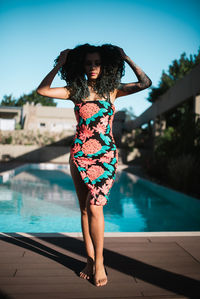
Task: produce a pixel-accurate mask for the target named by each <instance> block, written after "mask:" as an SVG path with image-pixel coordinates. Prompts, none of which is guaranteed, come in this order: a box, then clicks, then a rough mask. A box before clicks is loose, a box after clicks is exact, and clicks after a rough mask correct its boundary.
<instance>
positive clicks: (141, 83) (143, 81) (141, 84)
mask: <svg viewBox="0 0 200 299" xmlns="http://www.w3.org/2000/svg"><path fill="white" fill-rule="evenodd" d="M118 49H119V50H120V52H121V55H122V57H123V59H124V61H126V62H127V63H128V65H129V66H130V67H131V68H132V70H133V71H134V73H135V75H136V77H137V78H138V82H133V83H120V85H119V87H118V91H117V95H116V98H117V97H123V96H126V95H129V94H132V93H135V92H138V91H140V90H143V89H146V88H148V87H150V86H151V85H152V82H151V79H150V78H149V77H148V76H147V75H146V74H145V73H144V72H143V70H142V69H141V68H140V67H139V66H137V65H136V64H135V63H134V62H133V60H131V58H130V57H129V56H127V55H126V54H125V52H124V51H123V49H122V48H119V47H118Z"/></svg>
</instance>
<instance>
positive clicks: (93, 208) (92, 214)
mask: <svg viewBox="0 0 200 299" xmlns="http://www.w3.org/2000/svg"><path fill="white" fill-rule="evenodd" d="M90 196H91V195H90V194H88V197H87V209H88V217H89V229H90V235H91V238H92V242H93V245H94V253H95V254H94V256H95V275H94V283H95V285H96V286H103V285H105V284H107V276H106V273H105V267H104V261H103V246H104V226H105V225H104V214H103V206H97V205H91V204H90V199H91V198H90Z"/></svg>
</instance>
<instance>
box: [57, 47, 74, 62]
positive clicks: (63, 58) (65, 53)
mask: <svg viewBox="0 0 200 299" xmlns="http://www.w3.org/2000/svg"><path fill="white" fill-rule="evenodd" d="M70 51H71V49H66V50H64V51H62V52H60V55H59V57H58V64H59V65H60V66H63V65H64V64H65V62H66V60H67V56H68V53H69V52H70Z"/></svg>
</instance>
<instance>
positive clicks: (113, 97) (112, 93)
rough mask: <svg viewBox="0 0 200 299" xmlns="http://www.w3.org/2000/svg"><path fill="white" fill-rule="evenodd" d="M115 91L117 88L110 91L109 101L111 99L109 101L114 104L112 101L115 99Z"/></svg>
mask: <svg viewBox="0 0 200 299" xmlns="http://www.w3.org/2000/svg"><path fill="white" fill-rule="evenodd" d="M117 91H118V89H115V90H114V91H112V92H111V93H110V101H111V103H113V104H114V102H115V100H116V98H117Z"/></svg>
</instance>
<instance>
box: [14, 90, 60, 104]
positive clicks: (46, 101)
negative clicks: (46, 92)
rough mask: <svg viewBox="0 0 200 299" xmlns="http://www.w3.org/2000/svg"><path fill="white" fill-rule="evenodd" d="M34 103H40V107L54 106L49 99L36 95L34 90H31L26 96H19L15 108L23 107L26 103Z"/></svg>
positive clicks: (52, 101)
mask: <svg viewBox="0 0 200 299" xmlns="http://www.w3.org/2000/svg"><path fill="white" fill-rule="evenodd" d="M27 102H28V103H32V102H33V103H34V105H36V104H38V103H40V104H41V105H42V106H56V103H54V100H53V99H52V98H49V97H43V96H41V95H39V94H37V92H36V90H33V91H32V92H30V93H29V94H28V95H26V94H24V95H23V96H21V97H20V98H19V99H18V100H17V102H16V106H23V105H25V104H26V103H27Z"/></svg>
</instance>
